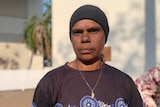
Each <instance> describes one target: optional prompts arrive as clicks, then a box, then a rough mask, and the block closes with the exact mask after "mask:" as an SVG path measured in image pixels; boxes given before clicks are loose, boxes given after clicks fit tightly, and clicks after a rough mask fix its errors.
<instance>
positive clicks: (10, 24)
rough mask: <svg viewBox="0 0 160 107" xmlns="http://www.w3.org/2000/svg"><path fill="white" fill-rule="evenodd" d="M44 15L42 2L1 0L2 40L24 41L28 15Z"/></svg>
mask: <svg viewBox="0 0 160 107" xmlns="http://www.w3.org/2000/svg"><path fill="white" fill-rule="evenodd" d="M31 14H36V15H37V16H39V17H41V16H42V2H39V1H35V0H34V1H33V0H14V1H11V0H0V42H22V40H23V30H24V26H25V22H26V20H27V19H28V16H30V15H31Z"/></svg>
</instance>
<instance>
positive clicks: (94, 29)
mask: <svg viewBox="0 0 160 107" xmlns="http://www.w3.org/2000/svg"><path fill="white" fill-rule="evenodd" d="M99 30H100V29H98V28H92V29H90V30H89V32H97V31H99Z"/></svg>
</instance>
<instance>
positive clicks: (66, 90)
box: [32, 64, 143, 107]
mask: <svg viewBox="0 0 160 107" xmlns="http://www.w3.org/2000/svg"><path fill="white" fill-rule="evenodd" d="M102 70H103V72H102V76H101V78H100V80H99V83H98V85H97V87H96V88H95V90H94V93H95V97H94V98H92V97H91V96H90V95H91V90H90V89H89V87H88V86H87V85H86V82H85V81H84V80H83V78H82V76H81V74H80V72H79V71H78V70H76V69H73V68H70V67H69V66H68V65H67V64H65V65H63V66H61V67H58V68H56V69H54V70H52V71H50V72H48V73H47V74H46V75H45V76H44V77H43V78H42V79H41V80H40V82H39V83H38V85H37V88H36V90H35V94H34V98H33V103H32V106H33V107H143V104H142V99H141V97H140V94H139V92H138V90H137V88H136V86H135V84H134V82H133V80H132V79H131V78H130V77H129V76H128V75H127V74H125V73H123V72H121V71H119V70H118V69H116V68H114V67H111V66H109V65H107V64H103V65H102ZM100 71H101V70H100V69H98V70H95V71H85V72H82V73H83V75H84V77H85V78H86V80H87V81H88V83H89V85H90V86H91V87H92V88H93V87H94V85H95V84H96V81H97V79H98V77H99V74H100Z"/></svg>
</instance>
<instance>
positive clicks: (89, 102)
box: [80, 96, 98, 107]
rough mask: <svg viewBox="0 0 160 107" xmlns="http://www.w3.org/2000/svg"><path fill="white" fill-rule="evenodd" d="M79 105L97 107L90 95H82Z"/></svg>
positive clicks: (81, 106) (94, 99) (95, 101)
mask: <svg viewBox="0 0 160 107" xmlns="http://www.w3.org/2000/svg"><path fill="white" fill-rule="evenodd" d="M80 107H98V102H97V100H96V98H92V97H91V96H84V97H83V98H82V99H81V100H80Z"/></svg>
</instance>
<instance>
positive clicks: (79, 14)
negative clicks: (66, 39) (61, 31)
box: [69, 5, 109, 42]
mask: <svg viewBox="0 0 160 107" xmlns="http://www.w3.org/2000/svg"><path fill="white" fill-rule="evenodd" d="M82 19H91V20H93V21H95V22H97V23H98V24H100V25H101V27H102V28H103V30H104V32H105V37H106V39H105V42H106V41H107V38H108V33H109V26H108V20H107V17H106V15H105V13H104V12H103V11H102V10H101V9H100V8H98V7H96V6H93V5H83V6H81V7H79V8H78V9H77V10H76V11H75V12H74V13H73V14H72V16H71V19H70V29H69V30H70V31H69V33H70V38H71V29H72V27H73V25H74V24H75V23H76V22H77V21H79V20H82Z"/></svg>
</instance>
